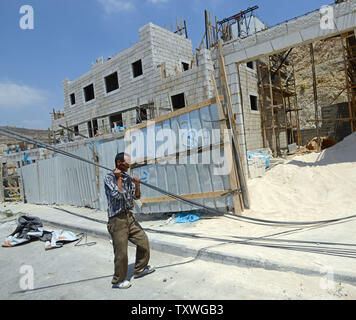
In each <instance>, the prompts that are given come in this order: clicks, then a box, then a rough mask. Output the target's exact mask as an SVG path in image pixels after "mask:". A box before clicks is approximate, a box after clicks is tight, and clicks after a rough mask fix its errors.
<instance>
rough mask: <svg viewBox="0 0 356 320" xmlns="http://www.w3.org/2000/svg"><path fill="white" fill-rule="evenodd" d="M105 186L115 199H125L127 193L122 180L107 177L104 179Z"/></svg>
mask: <svg viewBox="0 0 356 320" xmlns="http://www.w3.org/2000/svg"><path fill="white" fill-rule="evenodd" d="M104 183H105V186H106V187H107V188H108V189H109V191H110V194H111V196H112V197H113V198H116V199H121V198H123V197H124V195H125V194H126V192H125V191H124V189H123V187H122V179H117V182H116V179H115V177H113V176H112V175H107V176H106V177H105V179H104Z"/></svg>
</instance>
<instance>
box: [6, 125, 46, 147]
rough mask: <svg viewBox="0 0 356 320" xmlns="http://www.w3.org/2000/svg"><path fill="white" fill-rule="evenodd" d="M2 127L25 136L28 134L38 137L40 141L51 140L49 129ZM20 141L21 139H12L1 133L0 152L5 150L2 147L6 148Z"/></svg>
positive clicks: (33, 137) (31, 136) (34, 137)
mask: <svg viewBox="0 0 356 320" xmlns="http://www.w3.org/2000/svg"><path fill="white" fill-rule="evenodd" d="M0 128H6V129H9V130H11V131H15V132H17V133H19V134H22V135H24V136H28V137H30V138H32V139H38V140H39V141H42V142H44V143H48V142H49V138H48V130H36V129H25V128H17V127H0ZM20 143H21V141H20V140H16V139H12V138H9V137H7V136H4V135H1V134H0V146H1V148H0V152H1V151H3V150H2V149H4V148H5V149H7V145H8V144H12V145H18V144H20Z"/></svg>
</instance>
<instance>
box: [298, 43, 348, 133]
mask: <svg viewBox="0 0 356 320" xmlns="http://www.w3.org/2000/svg"><path fill="white" fill-rule="evenodd" d="M314 57H315V70H316V78H317V94H318V108H319V118H320V117H321V113H320V110H321V107H323V106H327V105H330V104H336V103H340V102H346V101H347V94H346V91H344V92H343V93H342V94H341V95H340V96H339V98H337V96H338V94H339V93H340V91H341V90H342V89H343V88H344V87H345V84H346V82H345V69H344V60H343V51H342V45H341V40H340V38H332V39H329V40H325V41H318V42H316V43H314ZM291 58H292V59H293V61H294V68H295V77H296V86H297V93H298V102H299V107H301V108H303V111H301V113H300V120H301V127H302V128H305V129H306V128H313V127H315V125H314V123H310V122H307V121H306V120H313V119H315V111H314V110H315V109H314V93H313V74H312V64H311V56H310V47H309V46H303V47H298V48H294V49H293V51H292V53H291ZM336 98H337V99H336ZM335 99H336V100H335ZM334 100H335V101H334ZM333 101H334V102H333Z"/></svg>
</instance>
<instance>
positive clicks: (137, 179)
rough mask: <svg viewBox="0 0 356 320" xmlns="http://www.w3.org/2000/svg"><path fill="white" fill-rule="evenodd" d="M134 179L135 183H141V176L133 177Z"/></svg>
mask: <svg viewBox="0 0 356 320" xmlns="http://www.w3.org/2000/svg"><path fill="white" fill-rule="evenodd" d="M132 181H133V183H134V184H135V185H139V184H140V178H138V177H132Z"/></svg>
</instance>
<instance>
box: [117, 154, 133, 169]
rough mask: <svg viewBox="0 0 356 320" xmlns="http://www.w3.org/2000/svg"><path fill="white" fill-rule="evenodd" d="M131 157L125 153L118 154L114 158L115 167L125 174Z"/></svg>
mask: <svg viewBox="0 0 356 320" xmlns="http://www.w3.org/2000/svg"><path fill="white" fill-rule="evenodd" d="M130 164H131V157H130V155H129V154H127V153H125V152H120V153H118V154H117V155H116V157H115V166H116V168H118V169H119V170H121V171H123V172H127V170H128V169H129V168H130Z"/></svg>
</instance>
